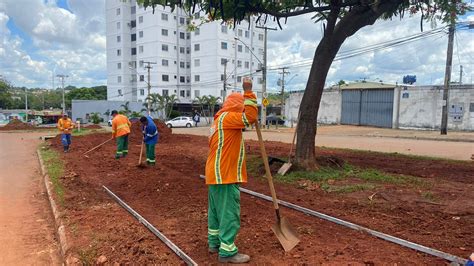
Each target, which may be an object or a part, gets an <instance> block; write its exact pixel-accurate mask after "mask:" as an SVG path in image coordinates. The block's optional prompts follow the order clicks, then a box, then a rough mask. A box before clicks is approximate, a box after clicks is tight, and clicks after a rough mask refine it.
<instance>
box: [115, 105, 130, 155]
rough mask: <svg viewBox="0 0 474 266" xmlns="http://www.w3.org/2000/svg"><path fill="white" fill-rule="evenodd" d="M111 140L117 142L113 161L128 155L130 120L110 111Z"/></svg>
mask: <svg viewBox="0 0 474 266" xmlns="http://www.w3.org/2000/svg"><path fill="white" fill-rule="evenodd" d="M112 117H113V119H112V138H114V139H116V140H117V152H116V153H115V159H120V158H121V157H125V156H127V154H128V135H129V134H130V126H131V125H132V124H131V123H130V120H128V118H127V117H126V116H125V115H121V114H119V113H118V112H117V110H113V111H112Z"/></svg>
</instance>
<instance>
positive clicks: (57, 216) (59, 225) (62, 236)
mask: <svg viewBox="0 0 474 266" xmlns="http://www.w3.org/2000/svg"><path fill="white" fill-rule="evenodd" d="M36 153H37V154H38V160H39V163H40V166H41V174H42V176H43V180H44V186H45V187H46V191H47V193H48V199H49V203H50V205H51V210H52V211H53V216H54V222H55V225H56V233H57V234H58V238H59V244H60V246H61V255H62V257H63V261H64V262H66V260H65V258H66V253H67V251H68V249H69V245H68V243H67V240H66V228H65V227H64V224H63V222H62V219H61V213H60V211H59V209H58V207H57V204H56V201H55V200H54V198H53V188H52V187H51V181H50V180H49V175H48V173H47V172H46V167H45V166H44V162H43V158H41V153H40V151H39V149H38V150H36ZM66 264H67V262H66Z"/></svg>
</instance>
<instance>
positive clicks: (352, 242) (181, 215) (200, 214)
mask: <svg viewBox="0 0 474 266" xmlns="http://www.w3.org/2000/svg"><path fill="white" fill-rule="evenodd" d="M107 138H109V134H94V135H87V136H82V137H75V138H74V141H73V146H72V150H71V153H68V154H64V155H63V159H64V160H65V162H66V165H67V171H66V172H67V174H66V175H65V177H64V178H63V179H62V182H63V183H64V185H65V190H66V194H65V204H64V211H65V213H66V221H67V225H66V228H67V231H68V237H69V239H70V240H71V241H72V247H73V248H72V250H71V252H70V253H71V254H72V255H73V256H75V257H78V258H79V257H81V254H84V250H85V251H87V252H85V253H86V254H90V257H91V258H92V261H94V260H95V259H96V258H97V257H98V256H100V255H105V256H106V257H107V258H108V262H111V263H112V262H120V263H130V262H132V263H139V264H144V263H148V264H149V263H155V264H160V263H173V264H177V263H179V262H180V261H179V259H178V258H177V257H176V256H174V255H173V254H172V253H171V251H169V250H168V249H167V248H166V246H164V244H162V243H161V242H160V241H159V240H158V239H156V238H155V237H154V236H153V235H152V234H151V233H149V232H146V229H144V227H143V226H142V225H140V224H139V223H138V222H137V221H135V220H134V219H133V218H131V217H130V215H129V214H128V213H126V212H125V211H124V210H122V209H121V208H120V207H118V206H117V205H116V204H114V203H113V200H111V199H110V198H109V197H108V196H107V195H106V193H105V192H104V191H103V190H102V189H101V185H106V186H108V187H109V188H110V189H111V190H112V191H114V192H115V193H116V194H118V195H119V196H120V197H121V198H122V199H123V200H125V201H126V202H127V203H128V204H129V205H130V206H132V207H133V208H135V209H136V210H137V211H138V212H139V213H140V214H142V215H143V216H144V217H145V218H146V219H148V220H149V221H150V222H151V223H152V224H154V225H155V226H156V227H157V228H158V229H159V230H161V231H162V232H163V233H164V234H166V235H167V236H168V237H169V238H170V239H171V240H172V241H174V242H175V243H176V244H177V245H178V246H180V247H181V248H182V249H183V250H184V251H185V252H186V253H187V254H188V255H190V256H191V257H192V258H193V259H195V260H196V261H197V262H198V263H207V264H214V263H215V262H216V257H215V255H210V254H208V252H207V242H206V234H207V214H206V213H207V188H206V186H205V184H204V183H203V180H201V179H199V178H198V177H199V174H203V173H204V166H205V161H206V155H207V138H206V137H199V136H190V135H172V134H166V133H163V132H162V133H161V139H160V143H159V144H158V145H157V153H156V154H157V166H155V167H153V168H145V169H141V168H138V167H136V165H137V163H138V157H139V151H140V143H141V140H142V137H141V135H140V134H137V131H136V128H134V130H133V132H132V135H131V138H130V140H131V143H130V147H129V151H130V153H129V156H128V157H127V158H125V159H121V160H115V159H113V156H114V149H115V147H114V145H113V144H108V145H105V146H103V147H101V148H100V149H98V150H97V151H94V152H92V153H90V154H89V155H90V156H89V158H86V157H83V156H81V154H82V153H84V152H85V151H86V150H88V149H90V148H91V147H93V146H95V145H97V144H99V143H101V142H103V141H104V140H106V139H107ZM52 146H53V147H54V148H57V149H58V150H61V149H62V147H61V144H60V141H59V139H53V143H52ZM266 147H267V151H268V153H269V155H271V156H277V157H278V156H286V155H285V154H287V152H288V150H289V145H288V144H283V143H277V142H267V143H266ZM246 149H247V151H248V152H249V154H258V148H257V143H256V142H254V141H248V142H247V144H246ZM318 154H320V155H322V156H334V157H336V158H342V159H343V160H345V161H347V162H349V163H351V164H353V165H356V166H360V167H371V168H377V169H379V170H382V171H387V172H391V173H400V174H410V175H415V176H419V177H422V178H423V180H427V181H429V182H432V183H433V184H434V185H433V187H432V191H433V193H434V195H435V196H436V197H439V200H438V201H437V202H436V203H433V202H429V203H427V202H426V201H424V202H419V201H417V200H418V199H419V198H420V195H419V194H420V193H419V192H417V191H411V190H409V189H405V188H400V187H396V186H394V185H387V186H385V187H384V189H383V194H382V191H380V194H381V195H383V196H382V197H379V196H375V197H374V200H373V201H369V200H368V199H367V197H368V196H370V195H371V194H373V193H374V192H376V191H359V192H355V193H349V194H334V193H326V192H324V191H322V190H320V189H314V190H308V189H299V188H297V186H295V185H291V184H283V183H278V184H277V185H276V187H277V193H278V195H279V196H280V198H281V199H283V200H287V201H290V202H293V203H295V204H299V205H302V206H306V207H309V208H312V209H314V210H317V211H321V212H324V213H327V214H330V215H334V216H336V217H339V218H343V219H346V220H348V221H351V222H355V223H358V224H361V225H364V226H367V227H369V228H372V229H376V230H380V231H382V232H385V233H389V234H393V235H395V236H398V237H402V238H405V239H408V240H411V241H415V242H417V243H419V244H424V245H427V246H429V247H432V248H436V249H440V250H442V251H445V252H450V253H452V254H455V255H458V256H461V257H467V256H468V255H469V254H470V253H471V252H472V251H473V250H474V244H473V243H472V239H473V238H472V235H471V234H472V232H474V223H473V222H472V220H473V219H474V211H473V210H474V202H473V200H472V199H468V197H469V195H470V194H469V191H472V188H473V183H474V178H473V174H472V173H474V164H469V163H464V164H461V163H453V162H446V161H438V160H434V161H430V160H413V159H409V158H406V157H402V156H390V155H388V156H387V155H381V154H374V155H372V154H370V153H356V152H350V151H342V150H326V149H324V150H320V151H318ZM249 179H250V183H249V184H247V185H246V187H247V188H250V189H252V190H256V191H259V192H262V193H265V194H269V192H268V185H267V184H266V181H265V180H264V179H262V178H261V177H250V178H249ZM241 205H242V213H241V217H242V229H241V231H240V233H239V236H238V238H237V242H236V244H237V246H238V247H239V248H240V250H241V251H242V252H244V253H248V254H250V255H251V256H252V263H259V264H263V263H270V264H308V263H311V264H314V263H331V264H374V263H375V264H395V263H396V264H402V265H407V264H445V263H446V262H445V261H443V260H441V259H437V258H435V257H432V256H429V255H425V254H422V253H417V252H415V251H412V250H410V249H407V248H403V247H400V246H398V245H395V244H391V243H388V242H386V241H383V240H380V239H377V238H374V237H371V236H368V235H366V234H364V233H359V232H356V231H354V230H350V229H347V228H345V227H342V226H339V225H336V224H333V223H330V222H327V221H323V220H320V219H316V218H312V217H309V216H306V215H303V214H301V213H298V212H295V211H291V210H288V209H282V213H283V215H284V216H286V217H288V218H289V220H290V221H291V222H292V224H293V225H294V226H295V227H296V228H297V230H298V231H299V233H300V234H301V238H302V242H301V243H300V244H299V245H298V246H297V247H296V248H295V249H294V250H292V251H291V252H288V253H285V252H284V251H283V250H282V249H281V247H280V246H279V243H278V241H277V239H276V238H275V237H274V236H273V233H272V232H271V229H270V226H271V224H273V223H274V212H273V210H272V206H271V204H270V203H268V202H264V201H262V200H259V199H255V198H253V197H250V196H248V195H245V194H242V199H241ZM91 243H92V244H91ZM91 245H92V247H93V248H91ZM91 249H92V250H91ZM81 252H82V253H81ZM82 257H85V256H82Z"/></svg>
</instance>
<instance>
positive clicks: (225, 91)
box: [222, 59, 229, 102]
mask: <svg viewBox="0 0 474 266" xmlns="http://www.w3.org/2000/svg"><path fill="white" fill-rule="evenodd" d="M227 62H229V60H227V59H225V61H224V84H223V90H224V91H223V92H222V102H224V101H225V98H226V97H227Z"/></svg>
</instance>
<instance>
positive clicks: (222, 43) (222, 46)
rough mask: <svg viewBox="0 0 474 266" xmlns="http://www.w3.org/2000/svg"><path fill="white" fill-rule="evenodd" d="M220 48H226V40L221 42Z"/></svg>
mask: <svg viewBox="0 0 474 266" xmlns="http://www.w3.org/2000/svg"><path fill="white" fill-rule="evenodd" d="M221 49H222V50H227V43H226V42H221Z"/></svg>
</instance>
